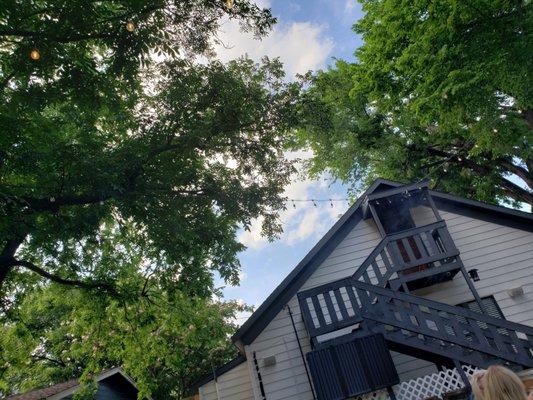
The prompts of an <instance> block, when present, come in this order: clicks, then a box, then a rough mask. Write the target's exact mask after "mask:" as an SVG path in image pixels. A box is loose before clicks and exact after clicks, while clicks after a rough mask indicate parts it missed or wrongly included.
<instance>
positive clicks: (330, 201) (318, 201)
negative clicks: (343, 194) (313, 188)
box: [286, 198, 350, 208]
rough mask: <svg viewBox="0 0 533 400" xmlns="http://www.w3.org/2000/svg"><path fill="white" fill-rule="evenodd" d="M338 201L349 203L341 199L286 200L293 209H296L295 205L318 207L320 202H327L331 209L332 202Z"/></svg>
mask: <svg viewBox="0 0 533 400" xmlns="http://www.w3.org/2000/svg"><path fill="white" fill-rule="evenodd" d="M338 201H341V202H344V203H349V202H350V199H347V198H342V199H287V200H286V202H287V203H291V204H292V207H293V208H296V203H312V204H313V206H314V207H318V204H317V203H322V202H328V203H329V205H330V206H331V207H332V208H333V207H334V205H333V202H338Z"/></svg>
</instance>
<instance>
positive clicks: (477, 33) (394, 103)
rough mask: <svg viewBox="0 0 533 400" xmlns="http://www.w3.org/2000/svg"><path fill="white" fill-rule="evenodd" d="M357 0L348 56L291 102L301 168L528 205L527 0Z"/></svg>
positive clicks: (531, 15)
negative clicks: (300, 100) (303, 150)
mask: <svg viewBox="0 0 533 400" xmlns="http://www.w3.org/2000/svg"><path fill="white" fill-rule="evenodd" d="M361 2H362V4H363V11H364V12H365V15H364V17H363V18H362V19H361V20H359V21H358V22H357V23H356V24H355V25H354V30H355V32H356V33H358V34H360V35H362V38H363V40H364V43H363V45H362V46H361V47H360V48H358V49H357V50H356V52H355V55H356V59H357V61H356V62H355V63H347V62H344V61H338V62H337V64H336V65H335V67H333V68H331V69H329V70H327V71H322V72H319V73H317V74H316V75H315V76H314V77H313V78H312V82H311V84H310V88H309V90H308V92H307V94H306V100H305V102H304V104H303V107H302V113H303V119H302V129H301V135H300V139H301V141H302V143H303V144H304V145H305V146H308V145H309V146H310V147H311V148H312V149H313V150H314V153H315V158H314V159H313V160H312V162H311V171H312V172H315V173H316V172H319V171H323V170H329V171H330V172H332V173H333V174H334V175H335V176H336V177H338V178H340V179H342V180H343V181H345V182H350V183H352V184H355V183H356V182H359V181H360V179H363V181H365V180H369V179H373V178H375V177H376V176H382V177H384V178H390V179H395V180H400V181H404V182H406V181H416V180H418V179H422V178H429V179H431V180H432V182H433V183H432V184H433V185H434V186H435V187H436V188H440V189H442V190H445V191H450V192H453V193H456V194H459V195H463V196H467V197H470V198H475V199H479V200H484V201H489V202H498V201H510V202H512V203H515V204H516V202H524V203H527V204H533V195H532V194H531V190H532V189H533V175H532V172H531V171H532V168H533V155H532V148H531V142H532V138H533V137H532V130H533V92H532V90H531V88H532V87H533V85H532V83H533V82H532V75H531V73H530V71H531V70H533V59H532V57H531V56H530V55H531V53H532V51H533V47H532V43H533V41H532V40H531V28H532V23H533V9H532V7H531V5H530V4H529V2H526V1H520V0H517V1H485V0H479V1H468V2H455V1H437V2H434V1H412V2H405V1H399V0H379V1H374V0H368V1H367V0H363V1H361ZM512 177H514V178H512Z"/></svg>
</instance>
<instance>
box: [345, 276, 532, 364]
mask: <svg viewBox="0 0 533 400" xmlns="http://www.w3.org/2000/svg"><path fill="white" fill-rule="evenodd" d="M352 285H353V287H354V289H355V292H356V294H357V299H358V302H359V303H360V304H361V309H360V315H361V317H362V318H363V319H366V320H371V321H374V322H378V324H377V326H381V327H383V329H384V333H385V335H386V337H387V336H388V337H389V338H390V337H391V335H392V332H395V335H396V340H398V341H402V340H403V339H405V340H404V342H405V344H406V345H409V343H411V344H414V342H419V343H418V347H419V348H420V347H421V346H420V345H421V344H422V343H421V342H424V346H426V349H427V350H428V351H435V352H436V353H442V354H446V355H451V354H450V353H449V352H450V351H454V352H460V353H462V354H457V356H458V359H461V358H462V359H466V360H467V362H468V356H469V354H465V349H468V350H473V351H478V352H481V353H484V354H485V355H488V356H489V357H496V358H498V359H503V360H506V361H508V362H510V363H516V364H520V365H522V366H527V367H530V368H533V328H532V327H529V326H526V325H522V324H517V323H514V322H511V321H507V320H504V319H500V318H495V317H491V316H488V315H487V314H482V313H477V312H474V311H471V310H468V309H466V308H463V307H457V306H451V305H448V304H444V303H440V302H436V301H433V300H429V299H427V298H423V297H418V296H414V295H411V294H407V293H402V292H398V291H394V290H391V289H387V288H381V287H377V286H375V285H372V284H368V283H365V282H361V281H357V280H355V279H352ZM402 338H403V339H402ZM447 344H451V345H452V346H451V347H454V348H453V349H452V348H451V347H450V346H447ZM424 346H422V347H424ZM439 350H440V351H439ZM470 361H472V360H470ZM492 362H494V360H492ZM477 364H478V365H479V364H480V362H479V361H478V362H477Z"/></svg>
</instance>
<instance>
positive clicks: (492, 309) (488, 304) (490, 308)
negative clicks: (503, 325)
mask: <svg viewBox="0 0 533 400" xmlns="http://www.w3.org/2000/svg"><path fill="white" fill-rule="evenodd" d="M481 303H483V305H484V306H485V310H486V311H487V314H488V315H489V316H491V317H495V318H501V319H505V316H504V315H503V312H502V310H501V308H500V306H499V305H498V303H497V302H496V299H495V298H494V296H487V297H483V298H482V299H481ZM457 305H458V306H459V307H464V308H468V309H469V310H471V311H475V312H478V313H480V312H481V309H480V308H479V304H477V301H475V300H474V301H467V302H465V303H461V304H457Z"/></svg>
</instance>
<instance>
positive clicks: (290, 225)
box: [239, 151, 348, 250]
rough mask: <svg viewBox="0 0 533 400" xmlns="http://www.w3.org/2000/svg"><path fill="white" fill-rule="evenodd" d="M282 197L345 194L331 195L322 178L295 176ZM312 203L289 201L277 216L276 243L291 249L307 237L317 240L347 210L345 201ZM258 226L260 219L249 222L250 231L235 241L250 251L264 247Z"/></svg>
mask: <svg viewBox="0 0 533 400" xmlns="http://www.w3.org/2000/svg"><path fill="white" fill-rule="evenodd" d="M311 156H312V153H311V152H309V151H306V152H304V151H302V152H291V153H287V154H286V155H285V157H287V158H289V159H300V160H302V161H303V160H305V159H308V158H309V157H311ZM300 168H301V165H300ZM284 196H285V197H287V198H288V199H291V200H293V199H294V200H309V199H321V200H327V199H330V198H331V199H340V198H343V197H345V196H346V195H345V194H344V193H335V192H332V191H331V188H330V187H329V186H328V184H327V182H326V180H325V179H321V180H318V181H316V180H311V179H297V177H295V179H294V180H293V181H292V182H291V183H290V185H288V186H287V187H286V188H285V192H284ZM315 204H316V205H315ZM315 204H313V203H312V202H310V201H305V202H302V201H295V202H294V203H293V202H292V201H290V200H289V202H288V204H287V208H286V209H285V210H283V211H282V212H281V213H280V220H281V223H282V226H283V234H282V235H281V237H280V238H279V241H281V242H283V243H286V244H287V245H289V246H294V245H296V244H298V243H300V242H302V241H304V240H306V239H308V238H310V237H314V238H319V237H320V236H322V235H323V234H324V233H325V232H326V230H327V229H328V228H329V227H330V226H331V225H332V224H333V223H334V222H335V221H337V219H338V218H339V215H340V214H342V213H344V212H345V211H346V210H347V208H348V202H347V201H333V202H332V203H330V202H329V201H320V202H319V201H317V202H316V203H315ZM332 205H333V206H332ZM262 223H263V219H262V218H258V219H257V220H255V221H253V223H252V225H251V227H250V230H249V231H243V232H242V233H241V235H240V236H239V241H240V242H241V243H242V244H244V245H245V246H247V247H249V248H251V249H254V250H260V249H262V248H263V247H264V246H266V245H267V243H268V239H267V238H265V237H263V236H262V235H261V224H262Z"/></svg>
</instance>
